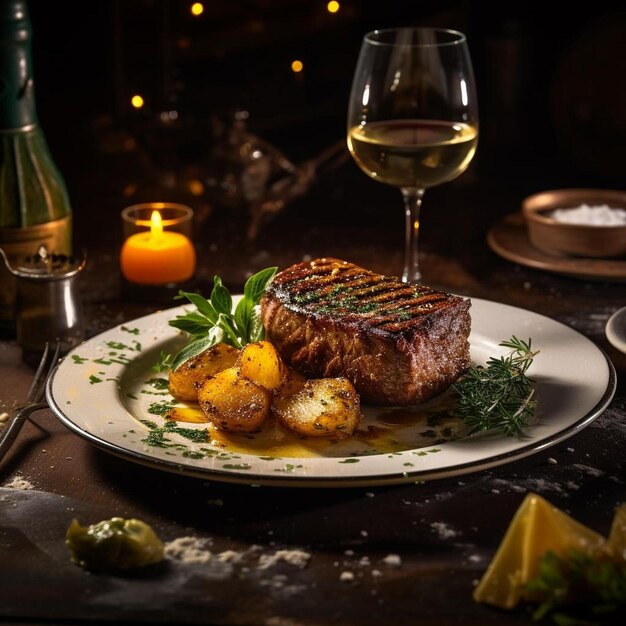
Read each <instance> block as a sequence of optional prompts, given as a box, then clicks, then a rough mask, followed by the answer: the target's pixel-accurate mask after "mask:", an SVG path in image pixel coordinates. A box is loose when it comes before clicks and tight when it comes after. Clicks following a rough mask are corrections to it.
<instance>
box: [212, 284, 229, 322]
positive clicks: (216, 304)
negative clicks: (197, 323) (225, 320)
mask: <svg viewBox="0 0 626 626" xmlns="http://www.w3.org/2000/svg"><path fill="white" fill-rule="evenodd" d="M211 305H212V306H213V308H214V309H215V310H216V311H217V312H218V313H224V314H225V315H230V314H231V313H232V309H233V299H232V298H231V297H230V293H229V291H228V289H226V287H224V285H223V284H222V279H221V278H220V277H219V276H215V278H214V279H213V290H212V291H211Z"/></svg>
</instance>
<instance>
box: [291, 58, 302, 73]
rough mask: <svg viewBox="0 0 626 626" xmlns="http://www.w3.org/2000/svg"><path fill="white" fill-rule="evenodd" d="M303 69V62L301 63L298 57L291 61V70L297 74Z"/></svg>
mask: <svg viewBox="0 0 626 626" xmlns="http://www.w3.org/2000/svg"><path fill="white" fill-rule="evenodd" d="M303 69H304V63H302V61H300V60H299V59H296V60H295V61H292V62H291V71H292V72H294V73H296V74H298V73H299V72H301V71H302V70H303Z"/></svg>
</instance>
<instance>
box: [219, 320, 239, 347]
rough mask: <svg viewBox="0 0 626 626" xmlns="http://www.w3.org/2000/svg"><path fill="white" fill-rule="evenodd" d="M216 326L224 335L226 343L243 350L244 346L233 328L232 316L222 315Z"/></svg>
mask: <svg viewBox="0 0 626 626" xmlns="http://www.w3.org/2000/svg"><path fill="white" fill-rule="evenodd" d="M216 326H217V328H220V329H221V330H222V331H223V333H224V335H223V339H222V341H223V342H224V343H228V344H230V345H231V346H233V347H234V348H243V345H242V343H241V341H240V340H239V337H237V333H236V332H235V329H234V328H233V326H232V323H231V316H228V315H224V314H223V313H220V314H219V317H218V318H217V324H216Z"/></svg>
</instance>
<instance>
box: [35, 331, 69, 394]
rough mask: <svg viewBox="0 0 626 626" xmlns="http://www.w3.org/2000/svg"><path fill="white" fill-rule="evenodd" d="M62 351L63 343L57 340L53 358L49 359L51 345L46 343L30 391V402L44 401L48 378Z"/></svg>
mask: <svg viewBox="0 0 626 626" xmlns="http://www.w3.org/2000/svg"><path fill="white" fill-rule="evenodd" d="M60 351H61V342H60V340H59V339H57V341H56V345H55V349H54V353H53V355H52V358H51V359H49V354H50V344H49V343H48V342H46V347H45V349H44V351H43V355H42V357H41V361H40V362H39V366H38V367H37V371H36V372H35V377H34V378H33V382H32V383H31V385H30V389H29V391H28V402H40V401H41V400H42V399H43V396H44V393H45V389H46V382H47V380H48V376H50V373H51V372H52V370H53V369H54V366H55V365H56V364H57V361H58V360H59V353H60Z"/></svg>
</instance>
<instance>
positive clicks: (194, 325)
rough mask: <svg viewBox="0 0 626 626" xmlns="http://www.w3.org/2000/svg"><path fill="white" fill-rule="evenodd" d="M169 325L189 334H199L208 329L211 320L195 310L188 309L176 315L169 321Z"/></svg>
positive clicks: (211, 323)
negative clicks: (187, 311) (185, 312)
mask: <svg viewBox="0 0 626 626" xmlns="http://www.w3.org/2000/svg"><path fill="white" fill-rule="evenodd" d="M169 325H170V326H173V327H174V328H178V330H182V331H183V332H186V333H189V334H190V335H200V334H204V333H206V332H207V331H208V330H210V329H211V328H212V327H213V322H211V321H210V320H208V319H207V318H206V317H205V316H204V315H201V314H200V313H198V312H196V311H190V312H189V313H187V314H185V315H177V316H176V317H175V318H174V319H173V320H170V321H169Z"/></svg>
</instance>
